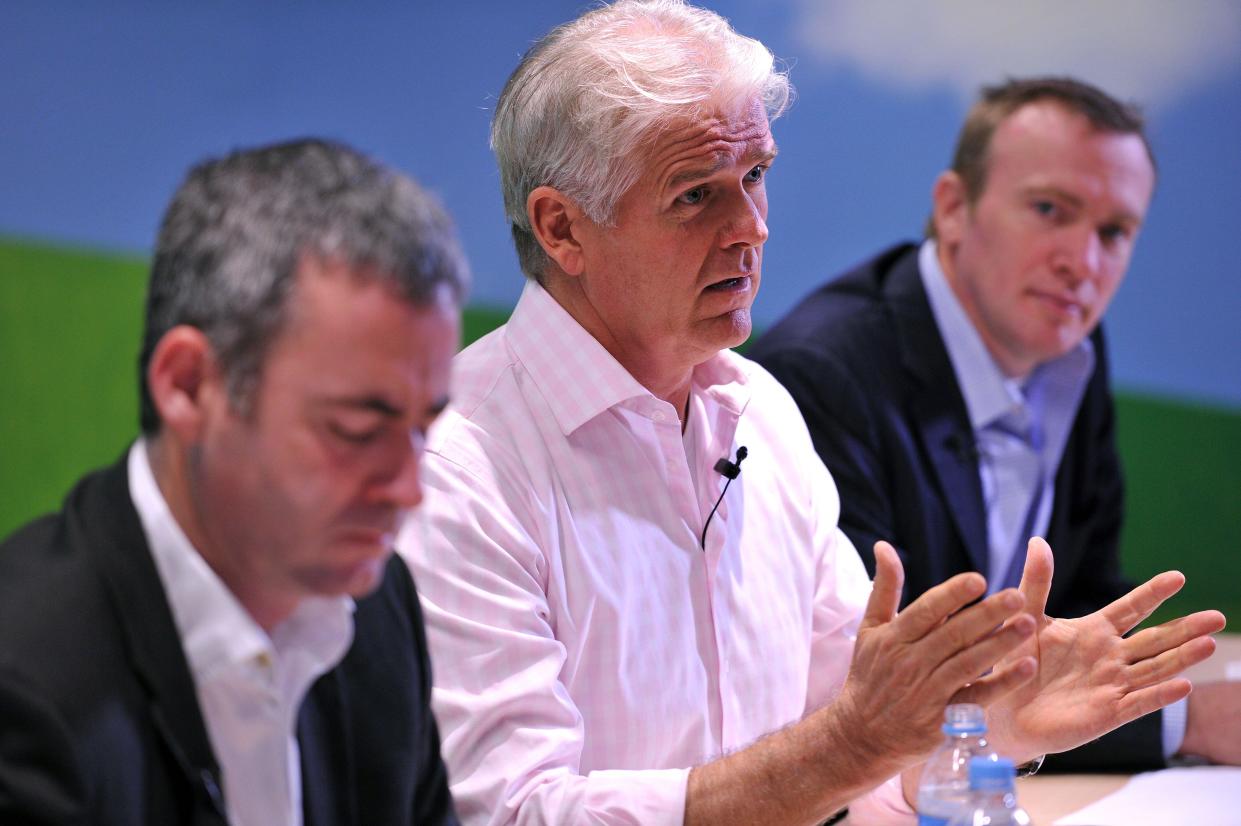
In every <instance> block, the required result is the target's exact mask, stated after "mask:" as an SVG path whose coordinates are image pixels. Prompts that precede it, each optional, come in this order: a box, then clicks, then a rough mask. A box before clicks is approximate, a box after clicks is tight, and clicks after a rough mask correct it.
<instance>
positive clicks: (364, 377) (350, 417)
mask: <svg viewBox="0 0 1241 826" xmlns="http://www.w3.org/2000/svg"><path fill="white" fill-rule="evenodd" d="M465 282H466V274H465V265H464V260H463V258H462V256H461V253H460V251H459V248H458V246H457V243H456V240H455V237H454V235H453V232H452V229H451V226H450V225H449V222H448V219H447V217H446V216H445V214H444V213H443V212H442V210H441V209H440V208H439V207H438V206H437V205H436V204H435V203H434V202H433V201H432V200H431V199H430V198H429V197H428V196H427V195H425V194H424V193H423V192H422V191H421V190H420V189H419V188H418V187H417V186H416V185H415V184H414V183H413V182H412V181H410V180H409V179H407V178H405V177H403V176H400V175H398V174H395V173H394V172H392V171H390V170H387V169H385V168H383V167H382V166H380V165H378V164H376V163H375V162H373V161H371V160H369V159H367V158H366V157H364V156H362V155H360V154H359V153H357V152H355V151H353V150H351V149H349V148H347V147H344V146H340V145H336V144H331V143H326V142H322V141H313V140H308V141H299V142H295V143H289V144H283V145H277V146H269V147H264V148H260V149H255V150H250V151H242V152H237V153H234V154H232V155H229V156H227V157H225V158H223V159H220V160H216V161H211V162H207V163H204V164H202V165H200V166H198V167H197V168H195V169H194V170H193V171H191V173H190V174H189V176H188V178H187V179H186V181H185V183H184V184H183V185H182V186H181V188H180V189H179V190H178V192H177V194H176V196H175V197H174V199H173V201H172V204H171V206H170V207H169V209H168V212H167V214H166V215H165V218H164V222H163V225H162V228H161V231H160V236H159V240H158V245H157V249H156V253H155V260H154V263H153V265H152V270H151V283H150V292H149V297H148V303H147V313H146V332H145V341H144V345H143V351H142V357H141V371H140V376H141V391H142V431H143V432H142V436H141V438H140V439H139V440H138V441H137V442H136V443H135V444H134V445H133V446H132V447H131V448H130V450H129V451H128V452H127V454H126V455H125V456H124V457H122V458H121V460H120V461H118V462H117V463H116V464H114V465H113V466H111V467H109V468H107V469H104V470H102V471H98V472H96V473H93V474H90V475H88V476H87V477H85V478H84V479H83V480H82V481H81V482H80V483H79V484H78V485H77V486H76V487H75V488H74V490H73V491H72V492H71V493H70V494H69V496H68V498H67V499H66V501H65V505H64V509H63V510H62V511H61V512H60V513H59V514H56V515H52V516H48V517H44V518H43V519H40V520H37V521H36V522H33V523H31V524H29V525H27V526H26V527H24V528H22V529H21V530H19V531H18V532H17V533H15V534H14V535H13V536H11V537H10V538H9V539H8V540H6V541H5V542H4V543H3V545H0V823H4V824H6V826H16V825H17V824H23V825H24V824H97V825H98V826H136V825H137V824H150V826H170V824H224V823H230V824H233V826H278V825H282V824H301V823H305V824H308V826H326V824H356V826H365V825H366V824H380V823H382V824H397V823H455V822H456V818H455V816H454V814H453V811H452V803H451V799H450V797H449V794H448V789H447V785H446V776H445V770H444V766H443V763H442V761H441V759H440V754H439V734H438V731H437V728H436V724H435V720H434V718H433V717H432V715H431V712H430V708H429V700H430V696H429V695H430V674H429V665H428V660H427V654H426V642H425V638H424V632H423V625H422V615H421V611H420V608H419V602H418V598H417V594H416V593H415V590H414V584H413V581H412V579H411V577H410V575H409V572H408V570H407V569H406V568H405V566H404V564H403V563H402V562H401V561H400V559H399V558H398V557H395V556H394V555H392V553H391V551H390V548H391V540H392V537H393V534H394V532H395V531H396V529H397V527H398V522H399V520H400V518H401V517H402V515H403V514H404V513H405V512H406V511H407V510H408V509H410V508H412V507H413V506H415V505H416V504H417V503H418V502H419V501H420V499H421V495H422V494H421V486H420V482H419V470H418V465H419V461H420V458H421V453H422V442H423V436H424V434H425V432H426V429H427V427H428V425H429V424H430V422H431V420H432V419H434V418H435V416H436V415H437V414H438V413H439V411H440V410H442V409H443V407H444V406H445V404H446V403H447V390H448V376H449V364H450V360H451V356H452V354H453V352H454V350H455V349H456V345H457V340H458V332H459V309H458V308H459V306H460V302H461V300H462V297H463V291H464V289H465Z"/></svg>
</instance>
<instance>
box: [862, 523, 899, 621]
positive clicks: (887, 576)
mask: <svg viewBox="0 0 1241 826" xmlns="http://www.w3.org/2000/svg"><path fill="white" fill-rule="evenodd" d="M904 585H905V569H904V568H903V567H901V558H900V557H899V556H898V555H897V553H896V549H895V548H893V547H892V546H891V545H890V544H889V543H887V542H884V541H883V540H882V539H881V540H879V541H878V542H876V543H875V580H874V582H872V583H871V589H870V599H869V600H868V601H867V603H866V613H865V614H863V615H862V627H863V628H869V627H872V626H876V625H884V624H886V623H889V622H891V621H892V619H893V618H894V617H895V616H896V609H897V608H898V607H899V606H900V604H901V588H902V587H904Z"/></svg>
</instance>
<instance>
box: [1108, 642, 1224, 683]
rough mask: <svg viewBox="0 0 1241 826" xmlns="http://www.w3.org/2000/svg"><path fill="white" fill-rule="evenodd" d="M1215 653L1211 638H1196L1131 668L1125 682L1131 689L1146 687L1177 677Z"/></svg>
mask: <svg viewBox="0 0 1241 826" xmlns="http://www.w3.org/2000/svg"><path fill="white" fill-rule="evenodd" d="M1213 653H1215V640H1214V639H1212V638H1211V637H1195V638H1194V639H1192V640H1190V641H1189V642H1187V643H1184V644H1182V645H1178V646H1177V647H1176V648H1173V649H1172V650H1170V651H1165V652H1163V653H1162V654H1160V655H1158V656H1156V657H1150V658H1149V659H1145V660H1142V661H1141V662H1137V663H1134V664H1133V665H1131V666H1129V669H1128V671H1126V673H1125V681H1126V683H1127V684H1128V685H1129V687H1131V688H1134V687H1144V686H1148V685H1154V684H1155V683H1159V682H1162V681H1164V680H1167V679H1170V678H1172V677H1175V676H1176V675H1178V674H1180V673H1181V672H1182V671H1184V670H1185V669H1186V668H1189V667H1190V666H1191V665H1196V664H1197V663H1200V662H1202V661H1203V660H1205V659H1206V658H1208V657H1210V656H1211V655H1212V654H1213Z"/></svg>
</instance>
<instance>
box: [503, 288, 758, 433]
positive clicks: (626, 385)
mask: <svg viewBox="0 0 1241 826" xmlns="http://www.w3.org/2000/svg"><path fill="white" fill-rule="evenodd" d="M506 334H507V337H508V340H509V342H510V343H511V345H512V348H513V352H514V354H515V355H516V356H517V358H518V359H520V360H521V363H522V364H523V366H524V367H525V368H526V370H527V371H528V372H529V374H530V377H531V378H532V379H533V380H534V383H535V384H536V385H537V386H538V388H539V390H540V391H541V392H542V394H543V395H544V397H545V398H546V400H547V404H548V406H549V407H550V408H551V411H552V415H553V416H555V418H556V423H557V424H558V425H559V426H560V431H561V433H562V434H564V435H565V436H568V435H570V434H571V433H573V432H574V431H575V430H577V429H578V428H579V427H581V426H582V425H583V424H585V423H586V422H588V421H590V420H591V419H593V418H595V417H596V416H598V415H599V414H601V413H603V412H605V411H607V410H609V409H611V408H612V407H615V406H617V405H620V404H624V403H627V402H630V401H632V400H634V399H650V400H654V399H655V397H654V395H653V394H652V393H651V392H650V391H649V390H647V389H646V388H645V387H643V386H642V385H641V384H640V383H639V382H638V380H637V379H635V378H634V377H633V376H632V375H631V374H630V373H629V371H628V370H626V369H625V368H624V366H622V365H621V363H620V362H618V361H617V360H616V359H615V358H614V357H613V356H612V354H611V353H609V352H608V351H607V349H606V348H605V347H604V346H603V345H602V344H600V343H599V341H598V340H597V339H595V337H594V336H592V335H591V334H590V333H589V332H587V331H586V329H585V328H584V327H582V325H581V324H579V323H578V322H577V320H576V319H575V318H573V316H571V315H570V314H569V312H568V311H567V310H565V309H564V308H563V307H561V306H560V304H559V303H558V302H557V301H556V299H555V298H553V297H552V296H551V294H550V293H548V292H547V290H545V289H543V287H542V286H540V285H539V284H537V283H536V282H534V281H528V282H527V283H526V287H525V289H524V290H523V291H522V294H521V298H520V299H519V300H518V302H517V307H516V309H514V310H513V315H512V317H511V318H510V319H509V321H508V324H507V326H506ZM742 364H743V361H742V360H741V359H740V358H739V357H737V356H735V355H734V354H732V353H729V352H727V351H725V352H723V353H717V354H716V355H715V356H712V357H711V358H710V359H708V360H707V361H706V362H704V363H703V364H700V365H698V367H696V368H695V369H694V373H693V379H692V381H693V387H694V390H695V392H700V393H703V394H706V395H707V396H709V397H711V398H713V399H715V400H716V401H717V402H718V403H719V404H721V405H722V406H724V407H725V408H727V409H729V410H730V411H733V412H734V413H736V414H737V415H740V414H741V411H742V410H744V409H745V406H746V404H747V403H748V401H749V389H748V386H747V384H748V382H747V376H746V372H745V370H744V368H743V366H742Z"/></svg>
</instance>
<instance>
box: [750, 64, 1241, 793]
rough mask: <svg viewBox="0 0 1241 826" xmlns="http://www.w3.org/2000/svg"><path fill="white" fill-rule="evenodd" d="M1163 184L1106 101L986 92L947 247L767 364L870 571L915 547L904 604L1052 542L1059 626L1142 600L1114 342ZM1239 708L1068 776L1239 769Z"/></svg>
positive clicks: (1211, 713) (1087, 95) (1163, 732)
mask: <svg viewBox="0 0 1241 826" xmlns="http://www.w3.org/2000/svg"><path fill="white" fill-rule="evenodd" d="M1154 181H1155V169H1154V162H1153V157H1152V155H1151V153H1150V147H1149V145H1148V144H1147V142H1146V138H1145V135H1144V132H1143V124H1142V119H1141V116H1140V115H1139V114H1138V113H1137V112H1136V111H1135V110H1134V109H1132V108H1131V107H1128V106H1125V105H1123V104H1121V103H1119V102H1117V101H1115V100H1114V99H1112V98H1111V97H1109V96H1108V95H1106V94H1105V93H1103V92H1102V91H1100V90H1098V89H1096V88H1094V87H1091V86H1089V85H1087V84H1083V83H1080V82H1077V81H1074V80H1071V79H1066V78H1037V79H1029V80H1018V81H1010V82H1009V83H1006V84H1004V85H1001V86H997V87H994V88H990V89H987V90H984V93H983V96H982V98H981V99H980V100H979V102H978V103H977V104H976V105H975V106H974V107H973V109H972V110H971V111H970V113H969V115H968V117H967V119H966V122H965V125H964V127H963V129H962V132H961V135H960V138H959V141H958V145H957V150H956V153H955V157H954V162H953V167H952V169H951V170H948V171H946V172H944V173H942V174H941V175H940V176H939V178H938V179H937V180H936V182H935V186H934V190H933V213H932V216H931V220H930V222H929V227H928V235H929V236H930V237H929V240H928V241H927V242H925V243H924V244H923V245H921V246H917V245H913V244H902V245H898V246H895V247H893V248H891V249H888V250H886V251H885V252H883V253H881V254H880V255H879V256H877V257H876V258H874V259H872V260H870V261H868V262H866V263H864V264H862V265H861V266H859V267H858V268H856V269H854V270H853V271H851V272H849V273H846V274H845V275H843V276H841V277H840V278H838V279H835V280H833V281H831V282H829V283H828V284H826V285H824V286H823V287H821V288H820V289H818V290H817V291H816V292H814V293H812V294H811V295H810V296H808V297H807V298H806V299H804V300H803V301H802V303H801V304H800V305H798V306H797V307H796V308H795V309H794V310H793V311H792V312H791V313H790V314H789V315H788V316H787V317H786V318H785V319H783V320H782V321H781V322H780V323H779V324H777V325H776V326H775V327H774V328H772V330H771V331H769V332H768V333H767V334H766V335H765V336H764V337H763V338H762V339H761V340H760V341H759V342H758V343H757V344H756V345H755V347H754V348H753V350H752V351H751V353H750V354H751V355H752V356H753V357H754V358H755V359H756V360H757V361H759V362H760V363H761V364H763V365H764V366H765V367H767V368H768V369H769V370H770V371H771V372H772V373H773V374H774V375H775V376H776V377H777V378H778V379H779V380H780V381H781V382H782V383H783V384H784V385H785V386H786V387H787V388H788V389H789V391H790V392H791V393H792V395H793V397H794V398H795V399H796V401H797V403H798V405H799V407H800V408H801V411H802V415H803V416H804V417H805V419H806V421H807V424H808V425H809V427H810V432H811V435H812V437H813V440H814V443H815V448H816V450H817V451H818V453H819V455H820V456H821V457H822V459H823V460H824V462H825V464H827V466H828V469H829V470H831V472H832V475H833V477H834V478H835V480H836V483H837V485H838V486H839V488H840V492H841V504H842V513H841V527H842V528H843V529H844V530H845V532H846V533H847V534H848V535H849V536H850V538H851V539H852V540H853V542H854V544H855V546H856V547H857V548H858V550H859V552H860V553H861V554H862V556H863V559H864V561H865V563H866V565H867V566H868V568H870V570H871V571H872V572H873V570H874V564H875V563H874V555H873V552H872V550H871V549H872V548H873V546H874V543H875V542H876V541H877V540H880V539H885V540H890V541H891V542H892V543H893V544H894V545H896V546H897V548H898V553H899V554H900V555H901V557H902V561H903V562H904V566H905V575H906V579H905V591H904V594H903V602H908V601H909V600H911V599H913V598H915V597H917V596H918V595H919V594H920V593H922V592H923V591H925V590H926V589H928V588H930V587H932V586H934V585H936V584H937V583H940V582H943V581H944V580H946V579H948V578H949V577H951V576H953V575H954V574H957V573H960V572H962V571H969V570H976V571H980V572H982V573H983V574H985V575H986V576H987V578H988V580H989V586H990V590H996V589H999V588H1002V587H1006V586H1008V585H1012V584H1014V583H1015V582H1016V581H1017V577H1018V576H1019V575H1020V571H1021V567H1022V562H1023V561H1024V555H1025V543H1026V540H1027V539H1028V538H1029V537H1030V536H1031V535H1035V534H1037V535H1044V536H1046V538H1047V539H1048V541H1049V543H1050V545H1051V546H1052V548H1054V549H1055V564H1056V577H1055V580H1054V582H1053V585H1052V590H1051V593H1050V596H1049V599H1048V605H1047V607H1048V612H1049V613H1051V614H1053V615H1056V616H1082V615H1084V614H1086V613H1088V612H1091V611H1094V610H1097V609H1098V608H1099V607H1100V606H1102V605H1105V604H1107V603H1108V602H1110V601H1111V600H1113V599H1115V598H1117V597H1118V596H1120V595H1121V594H1123V593H1124V592H1125V591H1126V590H1128V588H1129V587H1130V586H1129V584H1128V583H1126V582H1125V580H1124V578H1123V576H1122V574H1121V570H1120V560H1119V550H1118V549H1119V536H1120V528H1121V520H1122V497H1123V487H1122V479H1121V473H1120V463H1119V461H1118V458H1117V454H1116V444H1115V425H1114V419H1115V411H1114V406H1113V402H1112V397H1111V393H1110V390H1109V381H1108V367H1107V351H1106V346H1105V342H1104V337H1103V331H1102V328H1101V327H1099V326H1098V325H1099V321H1100V319H1101V317H1102V315H1103V312H1104V310H1105V309H1106V307H1107V305H1108V302H1109V301H1110V300H1111V298H1112V296H1113V294H1114V293H1115V291H1116V289H1117V287H1119V285H1120V282H1121V279H1122V278H1123V276H1124V273H1125V270H1126V268H1127V266H1128V262H1129V256H1130V253H1131V251H1132V248H1133V245H1134V242H1135V241H1136V238H1137V234H1138V230H1139V228H1140V226H1141V223H1142V219H1143V217H1144V216H1145V214H1146V209H1147V205H1148V203H1149V201H1150V196H1151V193H1152V190H1153V186H1154ZM1239 707H1241V695H1239V694H1238V692H1237V691H1235V690H1231V691H1230V690H1229V688H1228V687H1227V686H1226V685H1222V684H1221V685H1215V686H1199V687H1198V689H1197V693H1195V695H1194V698H1193V701H1192V702H1191V703H1190V705H1189V708H1188V728H1186V722H1185V721H1186V709H1185V707H1184V704H1180V705H1179V706H1177V707H1173V708H1172V709H1169V710H1165V713H1166V714H1167V717H1166V718H1161V716H1160V715H1158V714H1155V715H1149V716H1148V717H1146V718H1142V719H1140V720H1137V721H1135V722H1134V723H1133V724H1131V725H1129V726H1127V727H1124V728H1122V729H1120V730H1119V731H1118V732H1116V733H1114V734H1113V735H1111V736H1110V737H1108V738H1105V739H1104V740H1102V741H1098V742H1096V743H1094V744H1091V745H1089V746H1087V747H1084V748H1083V749H1079V750H1077V751H1075V752H1070V753H1068V754H1065V755H1057V756H1056V757H1054V758H1052V761H1054V762H1053V763H1051V765H1055V764H1056V763H1058V764H1059V767H1061V768H1066V769H1068V768H1074V769H1077V768H1114V769H1140V768H1149V767H1154V766H1160V765H1163V764H1164V761H1165V758H1166V757H1167V756H1169V755H1171V754H1173V753H1174V752H1178V751H1181V752H1186V753H1192V754H1200V755H1205V756H1207V757H1210V758H1212V759H1216V760H1221V761H1224V762H1237V760H1238V759H1241V746H1239V745H1238V744H1237V743H1238V740H1241V737H1238V735H1239V734H1241V732H1237V731H1236V730H1235V729H1236V726H1237V723H1236V722H1235V720H1236V719H1237V715H1236V714H1235V713H1232V712H1235V711H1236V709H1238V708H1239ZM1230 718H1231V720H1232V721H1233V722H1232V727H1231V729H1230V728H1229V727H1227V726H1223V727H1221V726H1219V725H1216V724H1217V723H1220V722H1222V721H1224V720H1228V719H1230ZM1221 728H1222V732H1221ZM1227 732H1231V734H1229V736H1230V737H1231V741H1232V742H1231V743H1230V742H1228V737H1222V736H1220V734H1221V733H1227Z"/></svg>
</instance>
